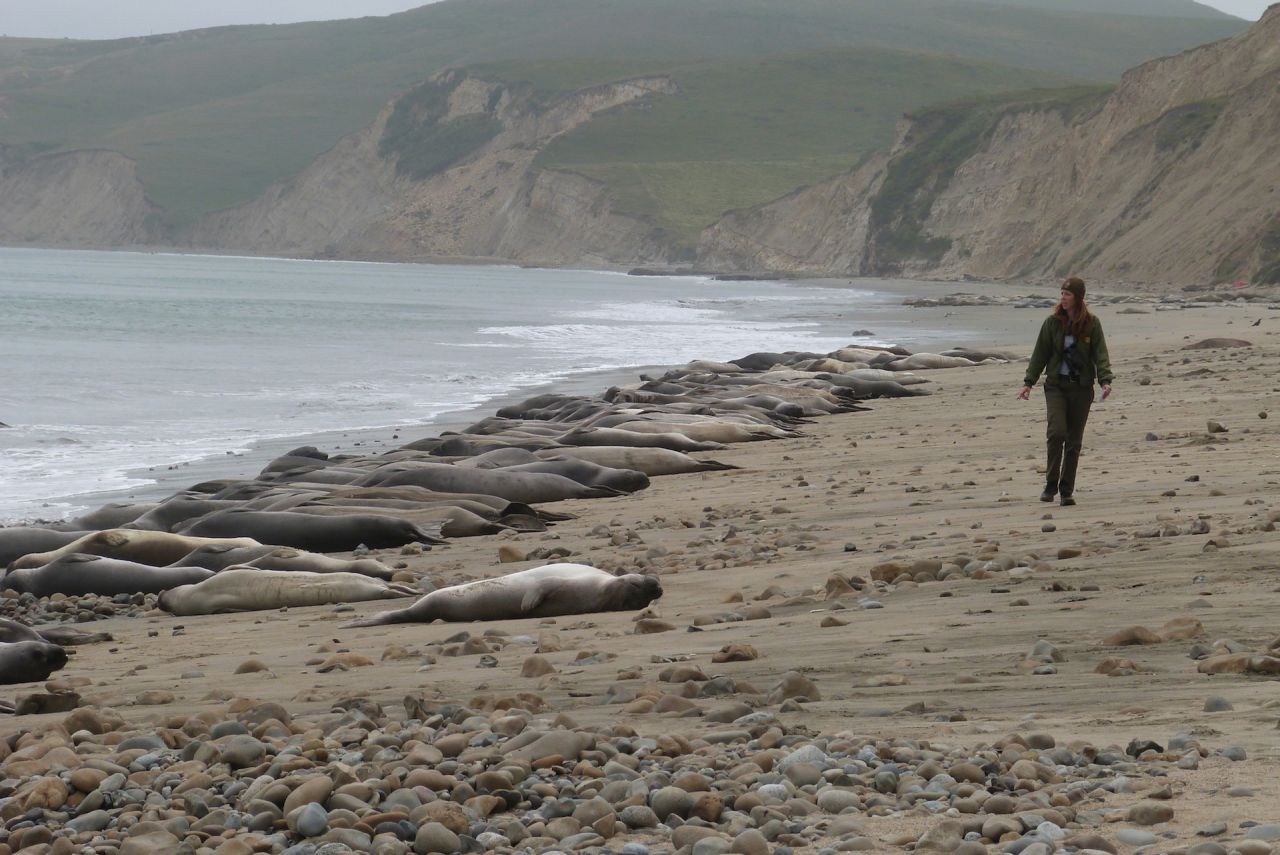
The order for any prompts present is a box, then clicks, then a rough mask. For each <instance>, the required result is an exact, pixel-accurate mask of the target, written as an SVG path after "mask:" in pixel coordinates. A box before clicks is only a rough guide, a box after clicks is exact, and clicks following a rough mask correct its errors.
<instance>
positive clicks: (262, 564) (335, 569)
mask: <svg viewBox="0 0 1280 855" xmlns="http://www.w3.org/2000/svg"><path fill="white" fill-rule="evenodd" d="M246 563H247V564H248V566H250V567H258V568H260V569H262V570H271V571H273V572H282V571H291V572H305V573H355V574H357V575H359V576H368V577H370V578H372V579H381V580H382V581H384V582H390V581H391V577H392V576H393V575H395V572H396V571H395V570H393V569H391V568H390V567H388V566H387V565H385V564H383V563H382V562H381V561H377V560H375V559H373V558H359V559H355V560H352V561H347V560H345V559H342V558H331V557H330V556H328V555H321V554H320V553H318V552H303V551H302V550H301V549H292V548H290V547H287V546H282V547H279V548H277V549H273V550H271V551H270V552H268V553H267V554H266V555H262V556H260V557H258V558H255V559H253V560H252V561H249V562H246Z"/></svg>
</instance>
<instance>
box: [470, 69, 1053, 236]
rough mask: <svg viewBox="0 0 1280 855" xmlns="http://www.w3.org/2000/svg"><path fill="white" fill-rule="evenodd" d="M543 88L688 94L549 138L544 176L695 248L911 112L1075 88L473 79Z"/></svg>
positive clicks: (853, 74) (934, 80)
mask: <svg viewBox="0 0 1280 855" xmlns="http://www.w3.org/2000/svg"><path fill="white" fill-rule="evenodd" d="M475 70H476V71H477V72H478V73H480V74H482V75H486V76H492V77H497V78H500V79H503V80H507V81H509V82H516V81H518V82H521V83H527V84H530V85H532V86H533V87H534V89H535V90H537V91H541V92H554V91H560V90H569V89H574V88H579V87H581V86H584V85H588V84H590V83H594V82H598V81H600V80H604V79H621V78H623V77H627V76H636V75H639V74H655V73H661V74H666V75H669V76H670V77H671V78H672V79H674V80H675V81H676V83H677V84H678V85H679V87H680V90H681V91H680V94H679V95H678V96H673V97H659V98H655V99H653V100H652V101H650V102H649V103H647V104H645V105H644V106H643V108H641V109H634V108H633V109H621V110H617V111H613V112H612V113H610V114H607V115H605V116H603V117H600V118H597V119H596V120H594V121H592V122H591V123H589V124H587V125H584V126H583V127H581V128H579V129H578V130H576V131H574V132H572V133H570V134H567V135H565V136H564V137H561V138H560V139H559V140H557V141H555V142H553V143H552V144H551V145H550V146H549V147H548V148H547V149H546V150H544V152H543V153H542V154H541V155H539V158H538V160H537V164H538V165H540V166H543V167H553V168H557V169H567V170H570V171H574V172H578V173H581V174H583V175H587V176H589V177H591V178H595V179H597V180H600V181H603V182H605V183H606V184H608V185H609V186H610V187H611V188H613V190H614V193H615V195H616V196H617V197H618V199H619V202H620V207H621V208H622V209H624V210H626V211H629V212H631V213H637V214H643V215H647V216H650V217H652V218H654V219H655V220H656V221H657V223H658V224H659V225H660V226H661V227H662V228H663V229H664V231H666V232H667V233H668V234H670V235H672V236H674V237H675V238H676V240H677V241H678V242H679V243H680V244H681V245H682V246H683V247H685V248H689V249H691V248H692V247H693V246H694V244H695V243H696V241H697V235H698V232H700V231H701V230H702V229H703V228H705V227H706V226H708V225H710V224H711V223H712V222H714V221H715V220H717V219H719V217H720V216H721V215H722V214H723V213H724V212H725V211H727V210H731V209H734V208H742V207H747V206H750V205H755V204H758V203H760V202H765V201H768V200H770V199H775V198H777V197H778V196H781V195H783V194H784V193H787V192H788V191H790V190H792V189H794V188H795V187H798V186H800V185H803V184H810V183H813V182H816V181H820V180H822V179H824V178H828V177H830V176H832V175H835V174H837V173H839V172H842V171H844V170H847V169H849V168H850V167H852V166H853V165H854V164H856V163H857V161H858V160H860V159H861V158H862V157H863V156H864V155H866V154H867V153H868V152H869V151H872V150H874V149H877V148H883V147H885V146H887V145H889V144H890V143H891V142H892V140H893V130H894V125H895V124H896V122H897V120H898V118H899V116H901V115H902V113H903V111H906V110H911V109H915V108H917V107H921V106H924V105H926V104H934V103H938V102H941V101H949V100H953V99H957V98H967V97H971V96H974V95H978V94H983V93H990V92H997V91H1008V90H1010V89H1014V88H1018V89H1022V88H1027V87H1033V86H1061V85H1066V84H1068V83H1069V82H1070V81H1068V80H1067V79H1066V78H1064V77H1062V76H1060V75H1056V74H1052V73H1049V72H1042V71H1030V70H1027V69H1011V68H1008V67H1006V66H1001V65H995V64H993V63H983V62H976V61H971V60H963V59H958V58H956V57H948V56H938V55H934V54H924V53H908V52H905V51H891V50H883V49H862V50H848V49H844V50H826V51H818V52H808V53H803V54H798V55H793V56H786V57H777V58H771V59H758V60H736V59H735V60H718V61H707V62H696V63H670V62H667V63H662V62H651V63H647V64H646V63H637V62H626V63H619V64H612V65H611V64H609V63H604V62H600V61H595V62H581V63H572V62H564V61H559V62H546V63H528V64H517V63H503V64H489V65H481V66H479V67H477V68H476V69H475Z"/></svg>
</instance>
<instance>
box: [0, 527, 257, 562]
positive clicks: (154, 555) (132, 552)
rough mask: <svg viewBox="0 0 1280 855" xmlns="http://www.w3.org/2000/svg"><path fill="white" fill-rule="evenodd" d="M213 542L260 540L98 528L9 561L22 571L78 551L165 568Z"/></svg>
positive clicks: (239, 543)
mask: <svg viewBox="0 0 1280 855" xmlns="http://www.w3.org/2000/svg"><path fill="white" fill-rule="evenodd" d="M211 543H221V544H225V545H227V546H258V545H259V544H258V541H256V540H253V539H251V538H248V537H239V538H210V537H184V536H182V535H180V534H170V533H169V532H167V531H131V530H128V529H122V528H109V529H106V530H105V531H95V532H92V533H91V534H86V535H84V536H83V537H81V538H78V539H76V540H73V541H71V542H70V543H68V544H67V545H66V546H62V547H59V548H58V549H54V550H52V551H50V552H36V553H30V554H28V555H24V556H22V557H21V558H17V559H15V560H14V561H12V562H10V564H9V569H10V570H21V569H23V568H25V567H42V566H44V565H45V564H48V563H49V562H51V561H56V560H58V559H59V558H62V557H63V556H64V555H72V554H74V553H76V552H80V553H84V554H85V555H101V556H104V557H106V558H122V559H124V560H125V561H136V562H138V563H139V564H150V565H151V566H152V567H163V566H164V565H166V564H172V563H173V562H175V561H177V560H178V559H180V558H182V557H183V556H184V555H186V554H187V553H189V552H191V550H193V549H196V548H198V547H201V546H205V545H207V544H211Z"/></svg>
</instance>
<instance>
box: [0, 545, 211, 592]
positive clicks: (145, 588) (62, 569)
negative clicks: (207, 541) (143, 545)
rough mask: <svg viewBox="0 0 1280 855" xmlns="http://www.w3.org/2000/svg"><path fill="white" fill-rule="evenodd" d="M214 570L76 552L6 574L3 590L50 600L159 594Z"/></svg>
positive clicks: (0, 583) (200, 577)
mask: <svg viewBox="0 0 1280 855" xmlns="http://www.w3.org/2000/svg"><path fill="white" fill-rule="evenodd" d="M212 575H213V571H211V570H206V569H204V568H203V567H152V566H151V565H149V564H137V563H135V562H133V561H122V560H120V559H118V558H104V557H102V556H101V555H83V554H80V553H73V554H71V555H64V556H62V557H60V558H57V559H55V560H53V561H50V562H49V563H48V564H44V565H42V566H40V567H27V568H25V569H21V570H10V571H9V572H7V573H5V575H4V581H3V582H0V587H4V588H8V589H11V590H14V591H17V592H18V593H19V594H33V595H34V596H37V597H48V596H51V595H53V594H66V595H67V596H84V595H85V594H98V595H99V596H104V597H114V596H115V595H116V594H158V593H159V592H161V591H163V590H164V589H166V588H173V587H176V586H178V585H188V584H192V583H195V582H200V581H203V580H204V579H208V578H209V577H210V576H212Z"/></svg>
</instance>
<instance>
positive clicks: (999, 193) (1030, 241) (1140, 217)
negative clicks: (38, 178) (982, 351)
mask: <svg viewBox="0 0 1280 855" xmlns="http://www.w3.org/2000/svg"><path fill="white" fill-rule="evenodd" d="M1077 106H1078V105H1077ZM948 120H949V121H952V126H951V128H945V127H944V128H934V127H912V126H908V127H906V128H904V129H903V132H902V133H901V134H900V138H899V142H898V144H897V145H895V147H894V149H893V150H892V151H891V152H890V156H889V157H888V158H886V159H884V160H883V161H872V162H869V163H867V164H864V166H863V167H862V168H861V169H860V170H858V171H855V172H854V173H851V174H849V175H846V176H842V177H840V178H838V179H835V180H833V181H831V182H827V183H825V184H823V185H820V186H817V187H813V188H808V189H806V190H803V191H799V192H797V193H794V194H792V195H791V196H789V197H786V198H784V199H782V200H779V201H778V202H774V203H771V204H769V205H766V206H761V207H760V208H757V209H753V210H750V211H743V212H737V213H735V214H732V215H730V216H728V217H726V218H725V219H724V220H723V221H721V222H720V223H717V224H716V225H715V226H713V227H711V228H710V229H708V230H707V231H706V232H704V234H703V235H702V239H701V242H700V247H699V254H700V258H701V259H702V260H704V262H705V263H707V264H709V265H710V264H714V265H716V266H719V267H733V268H739V269H751V268H756V267H760V266H764V267H767V268H769V269H773V270H779V271H788V272H805V273H822V274H863V275H892V274H901V275H908V276H931V277H944V278H945V277H961V276H977V277H990V278H1012V277H1040V276H1059V275H1063V274H1065V273H1077V274H1080V275H1083V276H1085V277H1091V278H1097V279H1104V280H1111V281H1118V280H1127V281H1138V282H1153V283H1172V284H1191V283H1203V282H1214V281H1224V280H1231V279H1235V278H1245V279H1250V278H1253V279H1257V280H1258V281H1276V280H1280V6H1273V7H1272V8H1271V9H1270V10H1269V11H1268V12H1267V14H1266V15H1265V16H1264V17H1263V19H1262V21H1260V22H1259V23H1258V24H1257V25H1255V26H1254V27H1253V28H1251V29H1250V30H1249V31H1247V32H1246V33H1243V34H1242V35H1240V36H1238V37H1236V38H1233V39H1228V40H1224V41H1221V42H1216V43H1214V44H1212V45H1207V46H1204V47H1201V48H1196V49H1194V50H1190V51H1187V52H1185V53H1183V54H1180V55H1178V56H1174V57H1167V58H1164V59H1159V60H1155V61H1153V62H1149V63H1146V64H1144V65H1142V66H1139V67H1137V68H1135V69H1133V70H1131V71H1129V72H1127V73H1126V74H1125V75H1124V77H1123V79H1122V80H1121V82H1120V84H1119V86H1118V87H1117V88H1116V89H1115V90H1114V92H1112V93H1111V94H1110V95H1109V96H1108V97H1106V98H1105V99H1102V100H1100V101H1098V103H1096V104H1092V105H1089V106H1087V107H1084V108H1079V109H1069V108H1066V107H1064V106H1063V105H1061V104H1056V105H1055V104H1039V105H1034V104H1033V105H1027V106H1023V107H1016V106H1015V107H1010V108H1009V109H1008V110H1006V111H1002V112H999V113H998V114H995V115H994V116H993V118H992V121H991V124H990V126H989V127H987V128H985V129H984V130H983V132H982V133H981V134H980V136H979V137H976V138H977V139H978V143H977V144H976V146H975V150H974V151H973V152H972V153H966V154H965V156H964V157H963V160H962V161H961V162H960V163H958V164H957V165H955V167H954V169H951V168H945V169H941V168H940V169H935V171H934V172H933V173H930V172H928V170H926V169H924V168H922V167H921V166H920V164H921V163H932V162H935V161H942V162H944V163H945V154H946V152H945V151H942V152H940V153H939V152H927V151H926V149H927V148H928V147H929V146H934V147H935V148H938V147H940V146H943V145H945V144H947V142H948V141H951V140H953V139H955V138H957V137H956V135H955V133H954V131H953V130H952V129H953V128H954V126H955V125H954V123H955V122H956V121H960V119H958V118H956V117H949V119H948ZM930 121H934V122H935V123H936V122H937V121H938V120H937V117H936V116H934V117H932V118H931V119H930ZM920 124H927V122H924V120H921V122H920ZM947 133H951V134H952V136H950V137H949V136H947V135H946V134H947ZM922 152H925V154H927V155H928V156H924V155H922ZM912 170H915V171H916V173H919V174H915V173H913V172H912ZM904 175H912V176H913V178H912V180H914V181H915V182H916V183H915V184H914V185H911V188H912V189H911V192H910V193H904V192H903V191H902V187H903V185H904V183H908V184H909V183H910V182H908V181H907V180H906V179H904ZM913 210H914V211H919V210H923V211H924V215H923V216H918V217H916V218H915V219H914V220H913V219H912V211H913ZM886 212H887V213H886Z"/></svg>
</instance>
